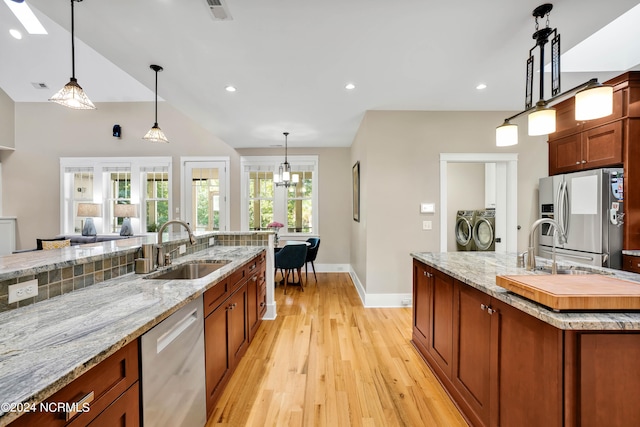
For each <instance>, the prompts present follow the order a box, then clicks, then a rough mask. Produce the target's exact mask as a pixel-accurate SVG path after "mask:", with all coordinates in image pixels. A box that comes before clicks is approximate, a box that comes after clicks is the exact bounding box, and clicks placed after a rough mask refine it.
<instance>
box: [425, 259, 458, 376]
mask: <svg viewBox="0 0 640 427" xmlns="http://www.w3.org/2000/svg"><path fill="white" fill-rule="evenodd" d="M431 274H432V276H433V277H432V278H431V280H430V281H429V282H428V283H430V288H431V289H430V293H431V301H430V303H431V307H430V308H431V309H430V313H431V316H430V318H429V321H430V324H429V334H428V339H429V341H428V347H427V351H428V352H429V354H430V355H431V357H432V358H433V360H434V361H435V363H437V364H438V366H439V367H440V368H441V369H442V371H443V372H444V373H445V374H446V375H447V376H448V377H451V365H452V356H453V278H451V277H449V276H447V275H446V274H444V273H442V272H440V271H438V270H435V269H434V270H432V272H431Z"/></svg>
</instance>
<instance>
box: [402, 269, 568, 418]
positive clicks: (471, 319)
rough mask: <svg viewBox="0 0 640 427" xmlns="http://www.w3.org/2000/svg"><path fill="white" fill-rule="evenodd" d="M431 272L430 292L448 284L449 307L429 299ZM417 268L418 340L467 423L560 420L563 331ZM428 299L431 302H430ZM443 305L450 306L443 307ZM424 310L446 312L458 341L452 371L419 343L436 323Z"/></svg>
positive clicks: (454, 339)
mask: <svg viewBox="0 0 640 427" xmlns="http://www.w3.org/2000/svg"><path fill="white" fill-rule="evenodd" d="M423 272H427V273H428V274H427V275H425V274H423ZM429 274H430V275H431V277H432V278H433V281H432V283H433V285H432V290H433V291H435V289H436V287H437V284H436V283H439V284H440V287H441V288H446V286H442V285H443V284H445V283H447V284H448V283H451V286H452V295H453V298H452V301H453V308H452V310H450V309H449V306H450V301H449V300H448V299H444V298H440V299H437V298H436V299H433V298H432V296H433V293H431V294H430V293H429V291H428V290H429V285H428V282H429V281H428V280H427V279H429ZM414 275H416V276H414V301H415V302H416V304H417V306H416V307H415V308H414V323H413V325H414V326H413V329H414V332H413V337H414V344H415V345H416V348H417V349H418V350H419V351H420V353H421V354H422V355H423V357H424V359H425V361H426V362H427V363H428V364H429V366H430V367H431V369H432V370H433V371H434V373H435V374H436V375H437V376H438V378H439V380H440V382H441V383H442V384H443V386H444V387H445V389H446V390H447V392H448V393H449V395H450V396H451V398H452V399H453V400H454V402H456V404H457V405H458V407H459V408H460V410H461V411H462V413H463V415H464V416H465V417H466V418H467V420H468V421H469V423H470V424H471V425H474V426H498V425H502V426H514V425H544V426H560V425H562V415H563V400H562V396H563V394H562V391H563V389H562V385H563V381H562V378H563V377H562V375H563V353H562V349H563V346H562V331H560V330H558V329H556V328H554V327H552V326H551V325H548V324H546V323H544V322H542V321H541V320H538V319H536V318H534V317H532V316H529V315H528V314H526V313H523V312H521V311H520V310H517V309H515V308H513V307H511V306H509V305H507V304H505V303H503V302H501V301H499V300H496V299H494V298H492V297H490V296H489V295H487V294H485V293H483V292H481V291H479V290H477V289H475V288H473V287H471V286H469V285H466V284H465V283H462V282H460V281H458V280H455V279H453V278H451V277H449V276H447V275H446V274H444V273H442V272H439V271H438V270H436V269H434V268H431V267H429V266H426V265H424V264H422V263H420V262H418V261H416V260H414ZM440 276H446V277H448V279H447V280H445V279H444V278H443V277H440ZM425 277H426V278H427V279H425ZM421 284H422V286H421ZM425 290H426V291H425ZM429 300H430V301H431V305H425V301H429ZM439 304H444V305H445V307H443V308H441V309H438V308H437V307H436V306H437V305H439ZM421 307H422V308H421ZM425 308H426V310H423V309H425ZM422 311H424V313H423V312H422ZM425 313H426V316H427V317H429V318H433V317H436V316H437V315H440V316H442V315H444V313H449V316H450V319H451V325H452V328H451V339H452V345H453V347H452V359H451V364H450V366H451V370H450V371H449V372H447V371H446V370H445V369H443V366H442V365H441V363H440V362H441V360H440V359H439V358H436V357H434V354H433V351H432V350H433V349H432V348H429V347H428V346H426V347H425V346H424V345H422V344H420V343H418V342H416V338H417V339H418V340H420V339H422V338H421V337H422V336H423V335H424V334H423V333H422V332H421V331H420V329H419V328H420V325H425V324H431V325H433V324H434V323H433V320H431V319H424V318H423V317H424V316H425ZM419 318H422V320H420V321H418V320H417V319H419ZM436 322H437V320H436ZM440 322H441V324H444V323H443V320H442V319H440ZM432 330H433V329H431V328H430V329H429V331H428V332H427V335H429V333H431V332H432ZM428 342H429V343H433V341H431V340H428ZM440 348H442V347H440ZM541 378H544V380H541Z"/></svg>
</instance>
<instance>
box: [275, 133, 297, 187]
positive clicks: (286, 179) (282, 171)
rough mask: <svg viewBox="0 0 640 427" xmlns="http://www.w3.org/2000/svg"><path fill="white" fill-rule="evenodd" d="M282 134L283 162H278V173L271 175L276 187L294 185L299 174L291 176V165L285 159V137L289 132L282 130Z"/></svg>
mask: <svg viewBox="0 0 640 427" xmlns="http://www.w3.org/2000/svg"><path fill="white" fill-rule="evenodd" d="M282 134H283V135H284V163H281V164H280V167H279V168H278V173H277V174H276V175H275V176H274V177H273V181H274V182H275V183H276V186H277V187H285V188H289V187H295V186H296V185H298V182H300V176H299V175H298V174H295V175H293V176H292V174H291V165H290V164H289V162H288V161H287V137H288V136H289V132H282Z"/></svg>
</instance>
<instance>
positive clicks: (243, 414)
mask: <svg viewBox="0 0 640 427" xmlns="http://www.w3.org/2000/svg"><path fill="white" fill-rule="evenodd" d="M303 277H304V276H303ZM276 301H277V310H278V316H277V318H276V320H273V321H264V322H262V325H261V326H260V328H259V329H258V331H257V333H256V336H255V338H254V340H253V341H252V343H251V345H250V346H249V349H248V350H247V353H246V355H245V356H244V358H243V359H242V361H241V363H240V364H239V366H238V368H237V369H236V371H235V373H234V374H233V377H232V378H231V380H230V382H229V384H228V385H227V388H226V390H225V392H224V393H223V395H222V396H221V398H220V400H219V401H218V404H217V406H216V408H215V410H214V412H213V415H212V416H211V418H210V419H209V421H208V423H207V427H212V426H220V425H225V426H335V425H338V426H447V427H450V426H466V425H467V424H466V423H465V421H464V419H463V418H462V416H461V415H460V412H459V411H458V410H457V409H456V407H455V406H454V405H453V403H452V402H451V400H450V399H449V397H448V396H447V394H446V393H445V392H444V390H443V389H442V387H441V386H440V384H439V383H438V381H437V380H436V378H435V377H434V376H433V374H432V373H431V371H430V370H429V368H428V367H427V366H426V364H425V363H424V361H423V360H422V359H421V358H420V355H419V354H418V352H417V351H416V350H415V349H414V348H413V346H412V345H411V343H410V339H411V309H410V308H393V309H372V308H369V309H365V308H364V307H363V306H362V303H361V302H360V298H359V297H358V294H357V292H356V290H355V287H354V286H353V284H352V282H351V279H350V277H349V275H348V274H346V273H319V274H318V283H317V285H316V283H315V281H314V280H313V278H312V276H310V280H309V282H308V284H307V286H305V290H304V292H301V291H300V289H299V288H297V287H289V288H288V289H287V295H284V294H283V290H282V287H277V288H276Z"/></svg>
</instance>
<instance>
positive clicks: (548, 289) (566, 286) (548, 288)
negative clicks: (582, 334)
mask: <svg viewBox="0 0 640 427" xmlns="http://www.w3.org/2000/svg"><path fill="white" fill-rule="evenodd" d="M496 284H497V285H498V286H502V287H503V288H505V289H508V290H510V291H512V292H514V293H516V294H518V295H521V296H523V297H525V298H528V299H530V300H533V301H536V302H538V303H540V304H542V305H546V306H547V307H550V308H552V309H553V310H557V311H560V310H640V283H637V282H631V281H628V280H622V279H616V278H614V277H609V276H603V275H600V274H580V275H562V274H554V275H551V274H550V275H530V276H528V275H517V276H516V275H514V276H496Z"/></svg>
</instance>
